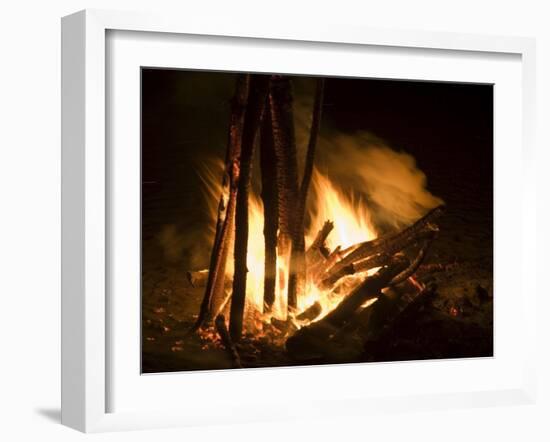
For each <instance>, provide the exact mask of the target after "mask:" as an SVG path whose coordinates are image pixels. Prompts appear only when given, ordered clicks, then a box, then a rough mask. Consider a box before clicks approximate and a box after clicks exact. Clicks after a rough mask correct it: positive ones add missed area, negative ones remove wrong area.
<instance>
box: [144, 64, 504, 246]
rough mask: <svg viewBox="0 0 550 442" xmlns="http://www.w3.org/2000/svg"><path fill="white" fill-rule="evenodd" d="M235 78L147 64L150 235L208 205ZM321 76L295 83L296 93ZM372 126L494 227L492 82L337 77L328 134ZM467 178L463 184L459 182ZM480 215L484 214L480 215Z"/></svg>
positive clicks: (435, 187)
mask: <svg viewBox="0 0 550 442" xmlns="http://www.w3.org/2000/svg"><path fill="white" fill-rule="evenodd" d="M234 80H235V75H234V74H230V73H212V72H190V71H180V70H157V69H143V70H142V176H143V182H144V184H143V212H142V213H143V228H144V238H146V237H147V236H148V235H152V234H154V233H155V231H156V230H157V229H158V228H159V226H161V225H163V224H176V225H178V226H179V227H181V228H183V229H185V228H186V227H187V225H186V223H188V222H192V221H190V217H189V216H188V214H189V213H190V211H192V210H194V209H195V208H196V207H198V206H200V205H201V204H203V202H202V197H201V195H200V193H199V192H197V191H196V189H197V187H196V186H197V185H198V184H199V181H198V177H197V168H198V167H199V165H200V162H201V160H202V159H203V158H204V157H205V156H211V155H217V156H218V157H220V158H223V155H224V152H225V144H226V139H227V124H228V115H229V100H230V98H231V96H232V93H233V86H234ZM312 83H313V82H312V81H308V79H307V78H305V79H304V78H299V79H297V80H296V81H295V92H296V96H297V97H299V96H300V95H303V94H305V92H306V91H307V90H308V87H309V85H311V84H312ZM331 129H337V130H338V131H341V132H345V133H348V134H353V133H354V132H357V131H368V132H370V133H371V134H374V135H376V136H377V137H380V138H382V139H383V140H384V141H385V142H386V143H387V144H388V145H390V146H392V147H393V148H394V149H396V150H403V151H405V152H407V153H410V154H412V155H413V156H414V157H415V159H416V161H417V165H418V167H419V168H420V169H421V170H423V171H424V172H425V173H426V175H427V176H428V187H429V190H430V191H431V192H432V193H434V194H435V195H437V196H439V197H441V198H443V199H444V200H445V201H446V202H447V204H448V205H449V204H453V203H454V202H456V203H457V205H459V206H461V207H464V204H465V203H464V201H462V200H461V198H463V194H464V193H470V194H472V195H471V197H474V194H475V198H476V199H478V200H479V201H483V204H482V205H481V206H479V204H476V205H475V207H474V210H481V212H483V213H482V214H481V215H480V216H482V218H483V220H484V222H487V223H492V182H493V87H492V86H491V85H477V84H455V83H439V82H418V81H394V80H391V81H389V80H370V79H346V78H329V79H327V81H326V86H325V103H324V107H323V121H322V131H323V130H331ZM457 183H460V184H457ZM481 212H480V213H481Z"/></svg>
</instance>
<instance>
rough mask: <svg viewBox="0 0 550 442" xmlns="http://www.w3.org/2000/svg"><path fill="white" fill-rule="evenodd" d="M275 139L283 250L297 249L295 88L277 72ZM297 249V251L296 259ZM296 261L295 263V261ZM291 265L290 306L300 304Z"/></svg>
mask: <svg viewBox="0 0 550 442" xmlns="http://www.w3.org/2000/svg"><path fill="white" fill-rule="evenodd" d="M269 105H270V114H271V122H272V126H273V142H274V146H275V156H276V168H277V189H278V198H279V231H280V237H279V254H280V255H282V256H286V255H287V252H288V251H291V259H292V249H295V250H297V248H298V247H299V246H300V238H299V235H298V232H297V228H296V210H297V203H298V198H299V189H298V164H297V159H296V139H295V133H294V117H293V112H292V92H291V84H290V79H289V78H288V77H284V76H280V75H273V76H272V77H271V87H270V93H269ZM295 260H296V252H294V261H295ZM293 264H294V265H293ZM293 264H291V265H290V267H291V268H292V270H291V271H290V272H289V273H290V274H289V281H288V308H289V310H291V309H294V308H296V304H297V299H296V290H297V283H298V281H297V279H296V278H297V275H296V272H295V271H296V262H293Z"/></svg>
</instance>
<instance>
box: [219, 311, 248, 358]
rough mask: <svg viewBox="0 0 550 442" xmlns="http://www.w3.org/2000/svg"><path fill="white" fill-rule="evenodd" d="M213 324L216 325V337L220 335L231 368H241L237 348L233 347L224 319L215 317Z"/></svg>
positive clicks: (221, 316) (220, 316)
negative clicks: (231, 365) (229, 359)
mask: <svg viewBox="0 0 550 442" xmlns="http://www.w3.org/2000/svg"><path fill="white" fill-rule="evenodd" d="M214 323H215V325H216V330H217V332H218V335H220V339H221V341H222V344H223V346H224V347H225V350H226V351H227V354H228V355H229V357H230V358H231V362H232V364H233V368H242V364H241V358H240V356H239V352H238V351H237V348H236V347H235V344H234V343H233V340H232V339H231V336H230V335H229V332H228V331H227V327H226V325H225V317H224V316H223V315H218V316H216V320H215V321H214Z"/></svg>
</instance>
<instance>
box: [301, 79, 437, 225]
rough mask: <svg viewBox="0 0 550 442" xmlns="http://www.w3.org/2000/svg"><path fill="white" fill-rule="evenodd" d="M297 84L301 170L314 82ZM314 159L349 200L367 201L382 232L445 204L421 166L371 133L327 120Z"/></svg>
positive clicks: (412, 220)
mask: <svg viewBox="0 0 550 442" xmlns="http://www.w3.org/2000/svg"><path fill="white" fill-rule="evenodd" d="M295 85H296V87H295V92H296V94H295V102H294V120H295V128H296V143H297V147H298V154H299V155H298V158H299V161H300V162H301V163H302V164H301V165H300V170H303V161H304V157H305V151H306V149H307V144H308V139H309V126H310V124H311V116H312V109H313V96H314V82H313V81H311V80H309V81H306V79H302V80H300V81H297V82H295ZM327 123H328V124H327ZM315 158H316V159H315V167H316V170H317V171H318V172H319V173H321V174H322V175H325V176H327V177H328V178H329V179H330V180H331V181H332V182H333V183H335V184H337V185H338V186H341V187H342V189H343V190H344V191H345V192H346V194H347V195H348V196H349V199H350V200H352V201H357V200H363V201H364V202H365V204H367V205H368V208H369V211H370V213H371V217H372V219H373V222H374V223H375V225H376V226H377V227H378V228H379V229H385V228H386V227H394V228H400V227H402V226H403V225H407V224H410V223H412V222H414V221H416V220H417V219H419V218H420V217H422V216H423V215H424V214H425V213H426V212H427V211H429V210H430V209H432V208H434V207H436V206H438V205H440V204H442V203H443V200H442V199H441V198H438V197H437V196H435V195H433V194H432V193H431V192H430V191H429V190H428V188H427V178H426V174H425V173H424V172H422V170H420V169H419V168H418V167H417V165H416V161H415V159H414V157H413V156H412V155H410V154H408V153H406V152H403V151H397V150H395V149H393V148H392V147H390V146H389V145H388V144H387V143H385V142H384V141H383V140H381V139H380V138H378V137H376V136H374V135H373V134H370V133H368V132H353V133H345V132H342V131H339V130H336V129H334V128H331V127H330V122H327V121H326V120H325V121H323V122H322V124H321V132H320V135H319V138H318V142H317V149H316V156H315ZM311 190H313V191H314V190H315V189H314V188H313V189H311ZM310 200H311V199H310ZM315 200H317V198H316V199H315Z"/></svg>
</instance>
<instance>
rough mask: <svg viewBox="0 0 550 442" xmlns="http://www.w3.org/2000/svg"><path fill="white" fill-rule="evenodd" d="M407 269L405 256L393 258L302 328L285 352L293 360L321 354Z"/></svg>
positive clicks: (288, 340) (290, 341) (287, 345)
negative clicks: (320, 317)
mask: <svg viewBox="0 0 550 442" xmlns="http://www.w3.org/2000/svg"><path fill="white" fill-rule="evenodd" d="M408 266H409V262H408V260H407V259H406V258H405V257H404V256H396V257H394V258H393V260H392V262H391V263H390V264H389V265H387V266H385V267H383V268H381V269H380V270H379V271H378V272H377V273H376V274H374V275H373V276H370V277H368V278H367V279H365V281H364V282H363V283H362V284H361V285H359V286H358V287H357V288H356V289H355V290H354V291H353V292H352V293H350V294H349V295H348V296H347V297H345V298H344V299H343V300H342V301H341V302H340V303H339V304H338V305H337V306H336V308H334V310H332V311H331V312H330V313H328V314H327V315H326V316H325V317H324V318H322V319H321V320H319V321H317V322H313V323H312V324H310V325H308V326H306V327H303V328H301V329H300V330H298V331H297V332H296V333H295V334H294V335H292V336H291V337H290V338H288V339H287V341H286V349H287V352H288V353H289V354H290V355H291V357H293V358H297V359H303V358H304V355H307V357H311V356H313V355H317V356H320V355H323V354H324V350H323V348H324V346H325V344H326V343H327V341H328V340H329V339H330V338H331V336H333V335H334V334H335V333H336V332H337V331H338V330H339V329H340V328H341V327H342V326H343V325H344V324H345V323H346V322H347V321H348V320H349V319H350V318H351V317H353V315H354V314H355V312H356V311H357V310H358V309H359V308H360V307H361V305H363V304H364V303H365V302H366V301H368V300H369V299H373V298H376V297H378V296H380V292H381V290H382V289H383V288H385V287H387V286H388V284H389V283H390V281H391V280H392V279H393V278H394V277H395V276H396V275H398V274H400V273H401V272H402V271H403V270H404V269H406V268H407V267H408Z"/></svg>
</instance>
